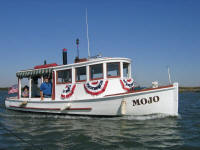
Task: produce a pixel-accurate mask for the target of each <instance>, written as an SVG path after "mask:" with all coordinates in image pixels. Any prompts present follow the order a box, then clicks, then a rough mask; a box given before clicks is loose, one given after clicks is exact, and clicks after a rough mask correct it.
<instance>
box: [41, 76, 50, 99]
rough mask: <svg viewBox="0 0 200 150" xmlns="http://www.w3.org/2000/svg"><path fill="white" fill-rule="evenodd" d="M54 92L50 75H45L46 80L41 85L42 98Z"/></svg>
mask: <svg viewBox="0 0 200 150" xmlns="http://www.w3.org/2000/svg"><path fill="white" fill-rule="evenodd" d="M51 93H52V84H51V82H49V78H48V76H44V82H43V83H42V84H41V86H40V97H41V100H43V99H44V98H50V97H51Z"/></svg>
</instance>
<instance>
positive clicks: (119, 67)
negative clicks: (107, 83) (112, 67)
mask: <svg viewBox="0 0 200 150" xmlns="http://www.w3.org/2000/svg"><path fill="white" fill-rule="evenodd" d="M109 63H118V64H119V65H118V69H119V75H118V76H108V64H109ZM106 68H107V69H106V71H107V75H106V76H107V78H120V77H121V64H120V62H107V63H106Z"/></svg>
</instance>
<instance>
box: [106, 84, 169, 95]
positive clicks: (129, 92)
mask: <svg viewBox="0 0 200 150" xmlns="http://www.w3.org/2000/svg"><path fill="white" fill-rule="evenodd" d="M170 87H173V85H167V86H161V87H158V88H149V89H142V90H137V91H134V90H133V91H128V92H124V93H117V94H110V95H105V96H104V97H108V96H117V95H124V94H131V93H139V92H144V91H151V90H158V89H163V88H170Z"/></svg>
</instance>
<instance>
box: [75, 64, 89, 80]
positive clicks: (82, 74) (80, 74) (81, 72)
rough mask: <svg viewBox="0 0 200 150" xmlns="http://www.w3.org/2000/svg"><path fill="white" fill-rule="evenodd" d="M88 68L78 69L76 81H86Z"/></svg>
mask: <svg viewBox="0 0 200 150" xmlns="http://www.w3.org/2000/svg"><path fill="white" fill-rule="evenodd" d="M86 79H87V77H86V67H79V68H76V81H86Z"/></svg>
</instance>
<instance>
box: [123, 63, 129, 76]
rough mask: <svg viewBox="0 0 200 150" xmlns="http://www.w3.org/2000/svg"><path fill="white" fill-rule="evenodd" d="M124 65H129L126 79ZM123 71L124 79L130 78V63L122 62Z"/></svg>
mask: <svg viewBox="0 0 200 150" xmlns="http://www.w3.org/2000/svg"><path fill="white" fill-rule="evenodd" d="M124 64H128V67H127V68H128V72H127V77H124ZM122 71H123V78H130V63H128V62H122Z"/></svg>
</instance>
